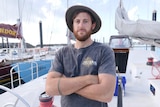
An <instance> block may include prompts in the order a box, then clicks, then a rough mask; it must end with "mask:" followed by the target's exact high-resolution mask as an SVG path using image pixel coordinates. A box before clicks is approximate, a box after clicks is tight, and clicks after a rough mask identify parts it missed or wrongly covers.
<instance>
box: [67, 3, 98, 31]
mask: <svg viewBox="0 0 160 107" xmlns="http://www.w3.org/2000/svg"><path fill="white" fill-rule="evenodd" d="M77 10H85V11H89V12H90V13H91V14H92V16H93V17H94V19H95V22H96V26H95V28H94V30H93V31H92V34H94V33H96V32H98V31H99V29H100V28H101V19H100V17H99V16H98V15H97V13H96V12H95V11H93V10H92V9H90V8H88V7H86V6H82V5H75V6H72V7H70V8H68V10H67V12H66V15H65V18H66V24H67V26H68V28H69V29H70V31H72V32H73V23H72V18H73V15H74V13H75V12H76V11H77Z"/></svg>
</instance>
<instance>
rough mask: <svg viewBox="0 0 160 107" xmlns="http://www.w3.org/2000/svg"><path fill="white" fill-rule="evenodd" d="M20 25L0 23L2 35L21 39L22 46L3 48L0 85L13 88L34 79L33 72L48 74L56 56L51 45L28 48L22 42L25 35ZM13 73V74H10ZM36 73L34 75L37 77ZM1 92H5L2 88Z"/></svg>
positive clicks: (0, 61) (0, 57) (0, 33)
mask: <svg viewBox="0 0 160 107" xmlns="http://www.w3.org/2000/svg"><path fill="white" fill-rule="evenodd" d="M18 23H20V22H18ZM20 25H21V24H16V25H9V24H0V29H1V32H0V35H1V36H2V37H7V38H15V39H20V43H19V44H20V47H14V48H2V49H1V54H0V85H4V86H7V87H8V88H13V87H16V86H18V85H19V84H24V83H26V82H28V81H30V80H32V79H33V78H31V72H37V71H38V72H37V75H38V76H41V75H44V74H46V73H47V72H48V70H49V68H50V66H51V62H52V61H53V57H54V51H55V50H52V49H51V48H49V47H42V48H39V47H35V48H26V47H25V45H24V44H25V43H24V42H22V41H24V37H23V36H22V35H21V33H20V31H19V29H21V28H20ZM7 32H11V33H7ZM30 68H31V69H30ZM42 71H43V72H42ZM11 73H12V74H13V75H10V74H11ZM34 75H35V74H34ZM34 75H33V77H35V76H34ZM38 76H37V77H38ZM19 79H20V80H19ZM12 81H14V82H12ZM18 81H19V82H18ZM12 83H13V84H12ZM0 93H3V91H1V90H0Z"/></svg>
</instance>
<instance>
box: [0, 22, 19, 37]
mask: <svg viewBox="0 0 160 107" xmlns="http://www.w3.org/2000/svg"><path fill="white" fill-rule="evenodd" d="M20 29H21V24H15V25H9V24H2V23H1V24H0V36H1V37H7V38H22V35H21V32H20V31H21V30H20Z"/></svg>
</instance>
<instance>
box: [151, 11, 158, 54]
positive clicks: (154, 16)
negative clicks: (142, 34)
mask: <svg viewBox="0 0 160 107" xmlns="http://www.w3.org/2000/svg"><path fill="white" fill-rule="evenodd" d="M156 18H157V11H156V10H154V11H153V13H152V20H153V21H156ZM151 51H155V46H154V45H151Z"/></svg>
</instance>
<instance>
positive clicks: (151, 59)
mask: <svg viewBox="0 0 160 107" xmlns="http://www.w3.org/2000/svg"><path fill="white" fill-rule="evenodd" d="M152 64H153V57H149V58H148V61H147V65H152Z"/></svg>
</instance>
